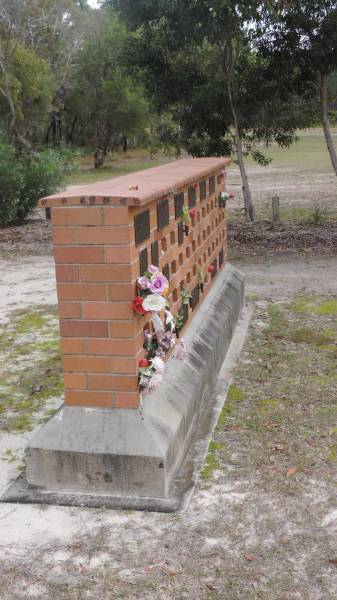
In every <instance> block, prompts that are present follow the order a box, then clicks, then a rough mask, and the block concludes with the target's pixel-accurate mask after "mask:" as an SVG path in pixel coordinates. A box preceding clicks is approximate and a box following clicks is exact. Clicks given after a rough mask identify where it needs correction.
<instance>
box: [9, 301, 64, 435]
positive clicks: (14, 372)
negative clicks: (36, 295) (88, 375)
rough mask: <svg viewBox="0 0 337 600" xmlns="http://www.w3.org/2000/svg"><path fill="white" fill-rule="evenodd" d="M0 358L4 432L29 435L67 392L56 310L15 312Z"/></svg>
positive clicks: (44, 309) (35, 309)
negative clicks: (64, 386)
mask: <svg viewBox="0 0 337 600" xmlns="http://www.w3.org/2000/svg"><path fill="white" fill-rule="evenodd" d="M0 357H1V359H0V431H1V430H2V431H7V432H23V431H29V430H31V429H32V428H33V427H34V426H35V425H36V424H37V423H38V422H42V421H44V420H45V419H46V418H49V417H50V416H51V414H52V411H53V409H51V408H48V407H47V403H48V401H50V400H51V399H53V398H55V399H57V398H58V397H59V396H60V395H61V394H62V390H63V384H62V376H61V358H60V348H59V333H58V325H57V317H56V313H55V309H54V307H48V306H47V307H35V308H34V310H33V309H32V310H30V311H16V312H13V313H12V315H11V319H10V321H9V322H8V323H7V324H6V325H5V326H3V327H2V329H1V330H0Z"/></svg>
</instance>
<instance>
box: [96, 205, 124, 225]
mask: <svg viewBox="0 0 337 600" xmlns="http://www.w3.org/2000/svg"><path fill="white" fill-rule="evenodd" d="M130 215H131V213H130V210H129V209H128V208H127V207H124V206H123V207H119V206H106V207H105V208H103V223H104V225H129V223H130V220H131V216H130Z"/></svg>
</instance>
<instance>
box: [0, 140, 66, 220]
mask: <svg viewBox="0 0 337 600" xmlns="http://www.w3.org/2000/svg"><path fill="white" fill-rule="evenodd" d="M73 168H74V155H73V154H72V153H71V152H69V151H65V152H57V151H56V150H51V149H47V150H43V151H41V152H34V153H33V154H32V155H31V156H24V157H20V158H18V157H16V156H15V152H14V149H13V148H12V147H11V146H9V145H8V144H0V226H2V227H5V226H6V225H18V224H20V223H22V222H23V221H24V219H25V218H26V216H27V215H28V214H29V213H30V212H31V211H32V210H33V209H34V208H35V207H36V205H37V202H38V200H39V199H40V198H42V197H43V196H48V195H49V194H52V193H53V192H55V191H57V190H58V189H59V187H60V185H61V183H62V180H63V179H64V177H65V176H66V175H69V174H70V173H71V172H72V171H73Z"/></svg>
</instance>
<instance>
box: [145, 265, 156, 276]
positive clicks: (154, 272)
mask: <svg viewBox="0 0 337 600" xmlns="http://www.w3.org/2000/svg"><path fill="white" fill-rule="evenodd" d="M147 270H148V271H149V273H152V275H155V274H156V273H158V271H159V269H158V267H156V266H155V265H149V266H148V268H147Z"/></svg>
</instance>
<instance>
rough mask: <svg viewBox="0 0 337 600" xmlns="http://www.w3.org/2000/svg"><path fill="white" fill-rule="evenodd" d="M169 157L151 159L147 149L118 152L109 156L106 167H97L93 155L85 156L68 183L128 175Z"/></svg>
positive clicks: (93, 181)
mask: <svg viewBox="0 0 337 600" xmlns="http://www.w3.org/2000/svg"><path fill="white" fill-rule="evenodd" d="M170 160H172V159H170V158H168V157H166V158H165V157H161V156H159V157H157V158H155V159H154V160H151V158H150V156H149V152H148V151H146V150H141V149H140V150H132V151H130V152H128V153H127V154H126V156H125V155H123V154H118V155H116V156H114V157H112V158H108V159H107V161H106V164H105V166H104V167H102V168H100V169H95V168H94V167H93V166H92V159H91V157H90V158H88V157H83V158H82V159H81V161H80V169H79V170H78V171H77V172H76V173H74V174H73V175H72V176H71V177H69V178H68V180H67V182H66V183H67V184H68V185H78V184H80V185H82V184H87V183H95V182H97V181H104V180H106V179H111V178H113V177H119V176H121V175H127V174H128V173H134V172H136V171H142V170H144V169H150V168H152V167H156V166H158V165H161V164H164V163H165V162H169V161H170Z"/></svg>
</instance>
